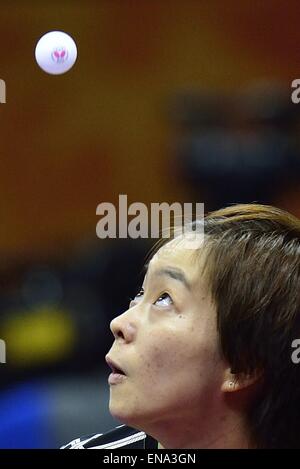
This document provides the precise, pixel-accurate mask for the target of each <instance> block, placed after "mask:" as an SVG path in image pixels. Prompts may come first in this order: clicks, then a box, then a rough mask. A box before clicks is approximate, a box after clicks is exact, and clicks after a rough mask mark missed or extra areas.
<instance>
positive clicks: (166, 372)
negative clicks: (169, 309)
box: [141, 333, 196, 382]
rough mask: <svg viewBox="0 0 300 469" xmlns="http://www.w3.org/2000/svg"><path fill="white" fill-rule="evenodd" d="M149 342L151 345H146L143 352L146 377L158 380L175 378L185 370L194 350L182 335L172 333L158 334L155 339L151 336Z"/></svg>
mask: <svg viewBox="0 0 300 469" xmlns="http://www.w3.org/2000/svg"><path fill="white" fill-rule="evenodd" d="M148 343H149V347H145V349H144V352H143V353H142V354H141V360H142V364H143V376H144V377H146V378H149V379H151V382H157V381H158V380H167V379H170V378H173V377H174V375H175V376H176V375H178V373H182V372H183V371H184V369H185V366H186V363H187V360H188V358H189V357H190V356H191V355H192V351H191V347H190V346H188V345H187V341H186V340H183V337H182V336H178V335H177V334H172V333H170V334H169V335H164V336H158V335H156V338H155V341H153V340H151V337H149V338H148ZM194 353H196V351H194Z"/></svg>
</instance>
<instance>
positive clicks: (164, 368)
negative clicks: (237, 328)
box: [108, 241, 225, 428]
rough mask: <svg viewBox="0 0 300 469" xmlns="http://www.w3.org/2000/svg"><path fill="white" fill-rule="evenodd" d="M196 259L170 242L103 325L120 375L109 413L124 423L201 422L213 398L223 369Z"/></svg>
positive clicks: (213, 319)
mask: <svg viewBox="0 0 300 469" xmlns="http://www.w3.org/2000/svg"><path fill="white" fill-rule="evenodd" d="M199 257H200V256H198V258H199ZM198 258H197V260H196V259H195V255H194V251H193V250H189V249H185V248H184V245H182V244H179V245H178V243H177V244H174V241H171V242H169V243H168V244H166V245H165V246H163V247H162V248H161V249H160V250H159V251H158V252H157V253H156V254H155V255H154V257H153V258H152V260H151V262H150V263H149V267H148V270H147V273H146V275H145V278H144V282H143V286H142V289H141V291H140V292H139V293H138V294H137V296H136V297H135V299H134V300H133V301H132V302H131V303H130V305H129V309H128V310H127V311H125V312H124V313H123V314H121V315H120V316H118V317H116V318H115V319H114V320H113V321H112V322H111V331H112V333H113V335H114V337H115V341H114V344H113V346H112V348H111V350H110V352H109V355H108V356H109V358H111V359H112V360H113V361H114V362H115V363H116V364H118V365H119V367H120V368H122V370H123V371H124V372H125V373H126V377H125V378H124V379H123V380H122V381H121V382H119V383H118V384H111V385H110V402H109V408H110V412H111V414H112V415H113V416H114V417H115V418H117V419H118V420H120V421H121V422H123V423H126V424H127V425H131V426H135V427H136V428H147V424H151V425H153V424H159V423H162V422H165V423H166V424H169V423H171V422H172V421H173V422H174V421H176V420H178V421H182V419H187V421H188V420H191V421H192V420H193V419H195V418H197V419H201V418H205V416H206V415H207V413H208V412H209V411H210V410H211V409H212V408H213V407H214V406H215V405H216V402H218V399H219V398H220V394H221V385H222V380H223V378H224V370H225V364H224V363H223V360H222V359H221V357H220V352H219V347H218V336H217V329H216V309H215V305H214V304H213V302H212V300H211V298H210V294H209V289H208V288H207V286H206V285H205V279H204V278H201V276H200V268H199V267H200V260H198Z"/></svg>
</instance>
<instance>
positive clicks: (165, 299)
mask: <svg viewBox="0 0 300 469" xmlns="http://www.w3.org/2000/svg"><path fill="white" fill-rule="evenodd" d="M158 302H159V303H160V304H159V306H170V305H172V304H173V300H172V298H171V297H170V295H169V293H166V292H165V293H163V294H162V295H161V296H160V297H159V298H157V300H156V301H155V303H154V304H155V305H156V304H157V303H158Z"/></svg>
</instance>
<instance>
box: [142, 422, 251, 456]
mask: <svg viewBox="0 0 300 469" xmlns="http://www.w3.org/2000/svg"><path fill="white" fill-rule="evenodd" d="M202 421H204V419H203V420H202ZM195 429H198V431H195ZM149 430H150V431H149ZM149 430H148V431H147V430H145V429H144V431H146V433H148V434H150V435H151V436H152V437H153V438H155V439H156V440H157V441H158V442H159V443H158V449H171V448H172V449H175V448H176V449H184V448H186V449H187V448H188V449H193V448H194V449H195V448H203V449H204V448H211V449H213V448H215V449H217V448H218V449H230V448H232V449H238V448H250V447H251V443H250V441H251V440H250V437H249V432H248V429H247V426H246V424H245V422H244V417H241V416H239V415H236V414H233V415H222V416H221V417H220V418H218V419H214V422H210V423H209V424H208V422H206V423H205V425H200V426H199V420H197V421H196V422H194V423H192V422H191V421H189V422H188V424H186V425H183V423H182V421H176V420H175V419H174V420H173V421H172V422H171V421H168V422H166V423H164V424H161V422H160V424H159V426H157V427H154V426H153V427H152V428H151V429H150V428H149Z"/></svg>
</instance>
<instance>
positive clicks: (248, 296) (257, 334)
mask: <svg viewBox="0 0 300 469" xmlns="http://www.w3.org/2000/svg"><path fill="white" fill-rule="evenodd" d="M193 223H194V226H195V225H197V223H203V221H200V222H199V221H198V222H197V221H195V222H193ZM204 235H205V236H204V243H203V246H202V248H201V249H199V250H198V252H199V253H200V252H203V249H204V252H205V259H206V262H205V266H204V270H205V273H206V275H207V279H208V283H209V286H210V288H211V294H212V298H213V300H214V301H215V304H216V308H217V327H218V331H219V337H220V346H221V350H222V353H223V355H224V357H225V359H226V360H227V361H228V363H229V364H230V366H231V368H232V370H233V371H234V373H247V374H249V373H253V372H255V371H256V370H262V373H263V377H262V383H261V386H260V388H259V393H258V394H257V396H256V398H255V399H254V401H253V402H252V403H251V406H250V408H249V412H248V423H249V428H250V431H251V434H252V437H253V439H254V442H255V446H256V447H258V448H300V364H299V365H297V364H295V363H293V362H292V359H291V354H292V348H291V347H292V346H291V344H292V341H293V340H294V339H295V338H300V221H299V220H298V219H297V218H296V217H294V216H292V215H291V214H289V213H287V212H285V211H283V210H280V209H278V208H275V207H272V206H268V205H259V204H238V205H233V206H230V207H227V208H224V209H221V210H217V211H214V212H211V213H209V214H208V215H207V216H206V217H205V218H204ZM164 241H165V240H164ZM163 244H164V243H163ZM160 245H161V244H160ZM198 252H197V254H198Z"/></svg>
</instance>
